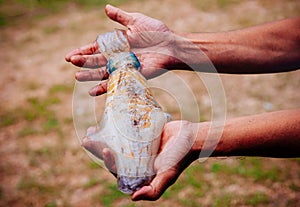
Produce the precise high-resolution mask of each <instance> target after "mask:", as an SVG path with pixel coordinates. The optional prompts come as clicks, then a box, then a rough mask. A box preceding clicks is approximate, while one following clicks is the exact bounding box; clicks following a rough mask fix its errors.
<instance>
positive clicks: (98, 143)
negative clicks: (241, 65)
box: [83, 29, 170, 194]
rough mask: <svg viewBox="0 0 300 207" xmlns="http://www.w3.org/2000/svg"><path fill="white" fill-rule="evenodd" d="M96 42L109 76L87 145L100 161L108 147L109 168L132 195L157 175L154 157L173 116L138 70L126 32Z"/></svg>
mask: <svg viewBox="0 0 300 207" xmlns="http://www.w3.org/2000/svg"><path fill="white" fill-rule="evenodd" d="M96 42H97V44H98V46H99V50H100V52H101V53H102V54H103V55H104V57H105V58H106V59H107V61H108V62H107V66H106V68H107V72H108V73H109V74H110V75H109V78H108V85H107V98H106V103H105V109H104V112H103V115H102V119H101V121H100V123H99V125H98V126H97V130H96V131H93V132H92V133H89V134H87V137H88V139H87V141H85V143H84V144H83V146H84V147H85V148H86V149H87V150H88V151H89V152H91V153H92V154H94V155H95V156H96V157H98V158H100V159H103V156H102V155H103V154H102V153H101V150H103V149H104V148H108V149H109V151H110V153H111V155H112V156H113V161H114V164H115V169H109V170H110V171H115V172H113V173H114V174H116V175H117V183H118V188H119V190H120V191H122V192H124V193H127V194H132V193H133V192H135V191H136V190H138V189H140V188H141V187H142V186H144V185H147V184H149V183H150V182H151V180H152V179H153V177H154V176H155V169H154V160H155V158H156V156H157V153H158V149H159V145H160V138H161V134H162V130H163V127H164V125H165V123H166V122H168V121H169V120H170V115H169V114H167V113H165V112H164V111H163V110H162V108H161V107H160V106H159V104H158V103H157V102H156V100H155V99H154V97H153V95H152V93H151V91H150V88H149V85H148V83H147V80H146V79H145V78H144V76H143V75H142V74H141V73H140V72H139V70H140V67H141V65H140V62H139V60H138V58H137V57H136V55H135V54H134V53H133V52H130V46H129V42H128V40H127V36H126V32H125V31H124V30H118V29H115V30H114V31H113V32H109V33H105V34H103V35H99V36H98V37H97V40H96ZM99 151H100V152H99Z"/></svg>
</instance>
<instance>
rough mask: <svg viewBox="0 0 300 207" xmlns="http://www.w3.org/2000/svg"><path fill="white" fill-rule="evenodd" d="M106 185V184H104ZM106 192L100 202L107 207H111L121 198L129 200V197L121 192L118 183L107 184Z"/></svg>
mask: <svg viewBox="0 0 300 207" xmlns="http://www.w3.org/2000/svg"><path fill="white" fill-rule="evenodd" d="M104 184H105V183H104ZM105 188H106V192H105V193H104V194H102V195H101V196H99V197H100V202H101V204H102V205H103V206H105V207H110V206H112V205H113V203H114V202H115V201H116V200H118V199H120V198H128V195H126V194H124V193H122V192H120V191H119V190H118V186H117V184H116V183H113V184H112V183H106V184H105Z"/></svg>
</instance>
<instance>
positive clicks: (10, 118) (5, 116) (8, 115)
mask: <svg viewBox="0 0 300 207" xmlns="http://www.w3.org/2000/svg"><path fill="white" fill-rule="evenodd" d="M16 122H17V115H16V113H15V112H14V111H7V112H2V114H0V128H3V127H7V126H10V125H13V124H15V123H16Z"/></svg>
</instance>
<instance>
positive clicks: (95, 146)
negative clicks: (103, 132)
mask: <svg viewBox="0 0 300 207" xmlns="http://www.w3.org/2000/svg"><path fill="white" fill-rule="evenodd" d="M82 147H84V149H86V150H88V151H89V152H90V153H92V154H93V155H95V156H96V157H98V158H99V159H101V160H103V152H102V151H103V148H104V147H103V144H101V143H100V142H97V141H94V140H91V139H90V138H89V137H84V138H83V139H82Z"/></svg>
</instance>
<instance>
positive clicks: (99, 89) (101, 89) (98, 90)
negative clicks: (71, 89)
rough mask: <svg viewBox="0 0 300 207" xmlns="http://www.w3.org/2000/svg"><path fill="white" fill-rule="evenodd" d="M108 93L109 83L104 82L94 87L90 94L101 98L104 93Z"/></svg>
mask: <svg viewBox="0 0 300 207" xmlns="http://www.w3.org/2000/svg"><path fill="white" fill-rule="evenodd" d="M106 91H107V81H106V80H105V81H102V82H101V83H99V84H98V85H96V86H95V87H93V88H92V89H91V90H90V91H89V94H90V95H91V96H99V95H102V94H104V93H106Z"/></svg>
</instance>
